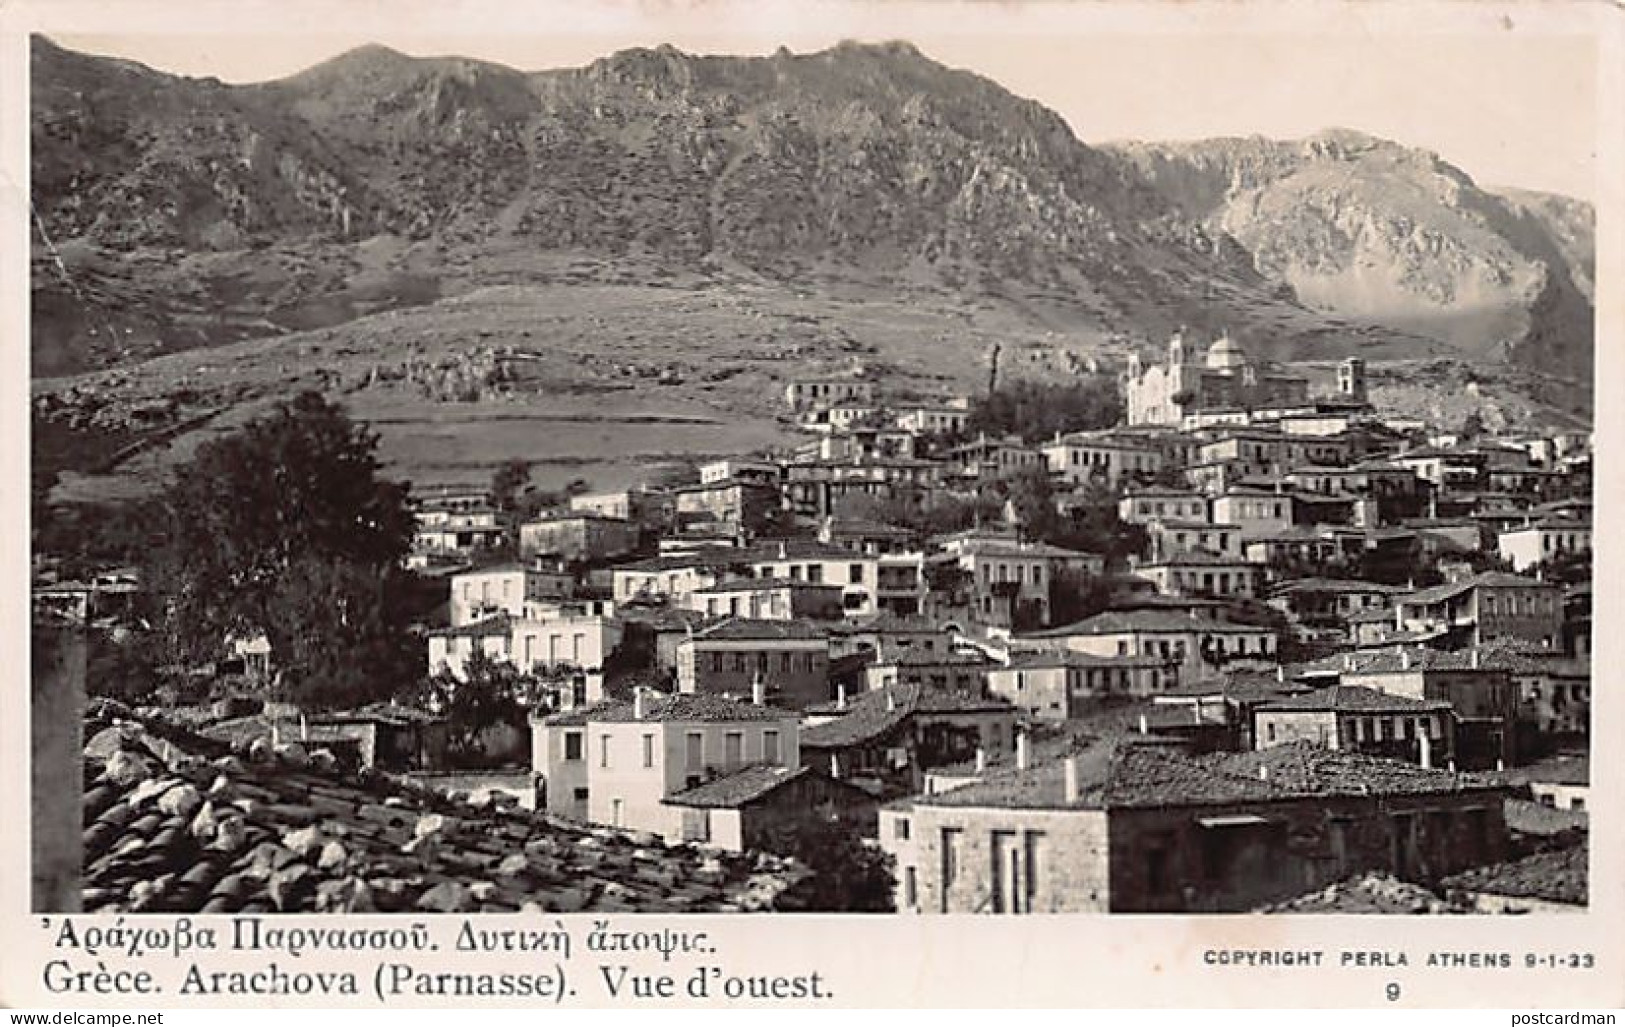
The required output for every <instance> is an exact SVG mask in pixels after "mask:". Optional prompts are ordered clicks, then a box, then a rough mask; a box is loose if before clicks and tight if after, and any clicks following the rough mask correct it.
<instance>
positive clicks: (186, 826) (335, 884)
mask: <svg viewBox="0 0 1625 1027" xmlns="http://www.w3.org/2000/svg"><path fill="white" fill-rule="evenodd" d="M86 735H87V736H88V737H90V738H91V744H90V745H88V746H87V747H86V759H85V793H84V824H85V835H84V848H83V851H84V893H83V899H84V908H85V910H86V911H88V912H93V913H103V914H110V913H177V912H191V913H196V912H202V913H215V914H218V913H228V914H242V915H258V914H264V913H324V912H325V913H393V912H402V913H408V912H410V913H420V914H421V913H479V912H489V913H495V912H518V911H521V910H529V911H537V912H540V911H552V912H557V913H563V912H576V911H595V912H667V913H675V912H689V911H694V912H700V911H704V912H724V911H736V910H740V909H759V908H768V907H770V906H771V905H772V903H773V901H774V898H775V896H776V895H777V894H778V893H780V892H782V891H783V889H784V888H785V887H787V886H788V885H789V884H791V883H793V880H794V879H795V877H796V876H798V875H797V873H796V872H795V871H794V869H793V867H791V866H790V865H789V864H788V863H785V862H784V861H781V860H778V859H777V858H775V857H771V856H763V855H761V854H755V853H753V854H751V855H750V856H748V857H745V858H739V857H735V856H730V855H727V854H721V853H713V852H706V851H702V850H699V849H696V848H693V847H688V846H683V847H667V846H665V845H663V844H661V843H660V842H659V841H658V840H657V839H655V838H653V837H652V836H647V835H628V834H626V833H622V832H616V831H611V830H607V829H589V828H586V827H584V826H582V825H575V824H570V823H569V822H566V821H562V820H559V819H557V818H553V817H549V816H547V815H545V814H536V813H532V812H529V811H527V810H524V809H521V808H518V807H517V806H516V805H515V804H513V803H512V802H510V801H491V802H489V803H486V804H475V803H472V802H468V801H461V800H458V799H456V798H453V797H451V796H449V795H445V794H442V793H440V792H438V791H436V790H434V789H433V788H432V787H430V786H427V785H424V784H422V783H420V782H416V781H412V780H410V779H406V778H395V777H392V776H390V775H385V774H378V773H373V772H362V773H361V774H359V775H358V774H352V773H348V772H345V771H343V770H342V769H339V768H338V767H337V766H336V764H335V763H334V761H333V759H332V757H331V755H330V754H328V753H327V752H325V751H324V750H321V749H318V748H315V747H314V746H313V747H312V749H311V750H310V751H307V750H306V749H305V748H304V747H303V746H300V745H286V746H282V747H279V748H277V749H273V747H272V746H271V745H270V744H269V741H268V740H260V741H258V742H255V743H253V744H251V745H250V744H247V743H245V744H242V745H239V746H237V747H235V748H234V747H233V746H232V745H231V744H230V743H226V742H216V741H211V740H209V739H206V738H203V737H201V736H198V735H195V734H193V733H191V732H190V731H188V730H186V729H185V728H181V727H178V726H176V725H173V724H171V723H168V722H167V721H164V720H161V719H158V718H153V717H138V716H136V715H134V714H133V713H132V712H131V711H129V710H126V709H124V708H122V707H119V706H117V705H116V704H111V703H97V704H94V705H93V706H92V707H91V709H90V710H89V711H88V716H87V723H86Z"/></svg>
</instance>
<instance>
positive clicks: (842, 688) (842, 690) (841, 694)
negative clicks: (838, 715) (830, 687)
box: [835, 684, 846, 710]
mask: <svg viewBox="0 0 1625 1027" xmlns="http://www.w3.org/2000/svg"><path fill="white" fill-rule="evenodd" d="M835 708H836V709H838V710H844V709H846V685H845V684H839V685H836V686H835Z"/></svg>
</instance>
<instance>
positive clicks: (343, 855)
mask: <svg viewBox="0 0 1625 1027" xmlns="http://www.w3.org/2000/svg"><path fill="white" fill-rule="evenodd" d="M349 858H350V853H349V852H348V851H346V850H345V848H344V846H343V845H342V844H341V843H339V842H336V841H333V842H328V843H327V844H326V845H323V846H322V854H321V855H320V856H318V857H317V858H316V866H317V868H318V869H321V870H332V869H333V868H334V867H340V866H343V865H344V863H345V861H346V860H348V859H349Z"/></svg>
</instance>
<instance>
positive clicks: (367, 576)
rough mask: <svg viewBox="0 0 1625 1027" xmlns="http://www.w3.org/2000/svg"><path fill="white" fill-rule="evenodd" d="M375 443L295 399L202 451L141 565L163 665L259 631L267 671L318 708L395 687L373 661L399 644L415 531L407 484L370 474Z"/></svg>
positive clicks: (319, 400) (330, 410)
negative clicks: (398, 602) (305, 678)
mask: <svg viewBox="0 0 1625 1027" xmlns="http://www.w3.org/2000/svg"><path fill="white" fill-rule="evenodd" d="M377 444H378V437H377V436H376V435H375V434H373V433H372V432H371V431H369V430H368V429H366V428H365V427H364V426H361V425H358V424H356V423H355V422H353V421H352V420H350V418H349V416H348V415H347V414H346V413H345V412H344V410H343V409H342V408H341V407H339V406H338V405H336V404H333V403H330V402H328V401H327V400H326V399H324V398H323V397H322V396H321V395H320V394H318V393H314V392H306V393H303V394H301V395H300V396H298V397H296V398H295V399H293V400H292V401H290V402H287V403H284V404H282V405H281V406H279V407H278V408H277V409H276V410H275V411H273V412H272V413H271V414H269V415H267V416H265V417H263V418H260V419H259V420H256V421H253V422H250V423H249V424H247V425H246V426H244V427H243V428H241V429H240V430H238V431H237V432H235V433H233V434H231V435H228V436H226V437H224V438H221V439H218V440H215V441H213V442H209V443H206V444H205V445H203V446H202V447H200V448H199V450H198V451H197V454H196V455H195V456H194V457H193V459H192V460H191V462H190V463H188V464H186V465H185V466H183V467H181V468H180V469H179V471H178V472H177V473H176V475H175V478H174V479H173V481H172V482H171V483H170V484H169V486H168V487H167V488H166V489H165V490H164V492H163V493H162V495H161V496H159V497H158V515H157V517H156V518H155V522H156V523H155V534H156V545H155V546H154V547H153V548H152V550H151V551H150V552H149V554H148V558H147V559H146V560H145V561H144V564H145V566H144V573H145V581H146V583H147V584H148V586H149V587H150V588H152V589H153V590H154V591H155V593H156V595H157V596H158V597H159V598H160V599H161V602H160V604H159V608H160V609H162V610H163V625H162V627H163V629H164V631H165V634H166V637H167V638H168V640H169V644H170V649H171V655H172V656H173V657H177V658H180V659H183V660H188V661H191V660H196V659H200V658H207V657H210V656H212V655H214V653H215V652H216V651H217V650H218V648H219V646H221V645H222V644H223V643H224V641H225V640H226V639H227V638H228V637H231V636H236V637H239V638H245V637H253V636H255V635H258V634H261V633H263V634H264V635H265V636H266V637H267V639H268V640H269V642H270V644H271V660H272V663H273V665H274V666H280V667H285V668H287V670H288V672H289V673H290V674H292V675H305V674H314V675H317V676H318V678H320V679H321V681H322V682H325V683H316V682H312V683H310V684H309V685H308V687H310V688H314V689H316V691H317V694H319V695H321V696H322V697H323V701H324V702H333V703H338V702H341V701H342V698H341V695H340V694H339V693H340V692H341V691H343V690H344V689H349V688H353V689H354V690H355V693H356V695H357V696H358V697H361V696H370V695H375V694H378V693H380V692H383V691H385V690H386V688H388V687H393V686H394V685H395V684H398V682H399V681H400V679H399V678H398V677H393V675H395V674H396V673H398V670H397V664H396V660H395V659H394V658H393V657H391V658H388V659H384V658H381V654H382V653H383V650H384V649H385V648H386V647H396V646H399V647H404V646H405V645H406V644H407V642H408V640H407V637H406V635H405V631H404V626H403V625H402V618H400V617H397V616H394V615H393V613H392V607H393V602H392V600H393V599H394V595H395V593H394V590H393V589H392V583H393V582H394V575H395V574H397V573H399V572H398V571H397V568H398V567H399V566H400V564H401V562H402V560H403V558H404V557H405V555H406V553H407V551H408V548H409V546H410V543H411V539H412V533H413V519H412V514H411V511H410V510H409V509H408V508H407V504H406V488H405V486H403V485H400V484H397V483H394V482H390V481H385V480H383V479H381V478H379V476H378V468H379V465H378V459H377V455H376V451H377ZM285 680H286V679H285ZM288 683H289V684H290V686H291V687H292V688H293V690H294V691H295V692H301V691H304V690H305V689H306V688H307V685H306V684H304V683H300V682H297V681H291V680H289V682H288Z"/></svg>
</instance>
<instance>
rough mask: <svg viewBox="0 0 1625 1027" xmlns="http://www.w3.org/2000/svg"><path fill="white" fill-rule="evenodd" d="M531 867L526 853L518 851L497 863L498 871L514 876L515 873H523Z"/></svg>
mask: <svg viewBox="0 0 1625 1027" xmlns="http://www.w3.org/2000/svg"><path fill="white" fill-rule="evenodd" d="M529 869H530V860H529V859H527V858H525V854H524V853H522V852H516V853H514V854H513V855H511V856H504V857H503V859H502V862H501V863H498V864H497V873H499V874H503V875H505V876H508V877H512V876H514V875H515V874H522V873H524V872H525V871H527V870H529Z"/></svg>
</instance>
